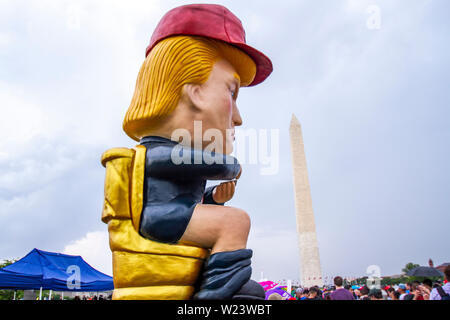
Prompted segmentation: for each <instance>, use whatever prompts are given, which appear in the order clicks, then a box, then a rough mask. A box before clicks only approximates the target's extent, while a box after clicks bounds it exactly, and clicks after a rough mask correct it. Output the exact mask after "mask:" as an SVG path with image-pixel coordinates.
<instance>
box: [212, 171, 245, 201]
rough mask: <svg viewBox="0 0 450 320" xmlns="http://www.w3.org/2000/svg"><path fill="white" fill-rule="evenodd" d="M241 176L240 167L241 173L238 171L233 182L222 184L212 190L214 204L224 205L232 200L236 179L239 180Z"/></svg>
mask: <svg viewBox="0 0 450 320" xmlns="http://www.w3.org/2000/svg"><path fill="white" fill-rule="evenodd" d="M241 174H242V167H241V171H239V174H238V175H237V176H236V179H235V180H232V181H228V182H223V183H221V184H220V185H218V186H217V187H215V188H214V190H213V193H212V197H213V199H214V201H215V202H217V203H225V202H227V201H229V200H231V198H233V195H234V191H235V190H236V182H237V179H239V178H240V176H241Z"/></svg>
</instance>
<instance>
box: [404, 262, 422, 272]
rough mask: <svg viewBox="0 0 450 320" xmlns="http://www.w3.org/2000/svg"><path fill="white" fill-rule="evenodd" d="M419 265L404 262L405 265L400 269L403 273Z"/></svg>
mask: <svg viewBox="0 0 450 320" xmlns="http://www.w3.org/2000/svg"><path fill="white" fill-rule="evenodd" d="M417 267H420V265H418V264H415V263H412V262H408V263H407V264H406V266H405V267H404V268H403V269H402V272H403V273H408V271H409V270H412V269H414V268H417Z"/></svg>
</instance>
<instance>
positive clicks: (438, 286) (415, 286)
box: [293, 266, 450, 300]
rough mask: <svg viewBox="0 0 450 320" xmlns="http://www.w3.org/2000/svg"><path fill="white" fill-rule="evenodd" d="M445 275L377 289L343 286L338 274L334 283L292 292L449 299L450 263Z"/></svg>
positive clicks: (310, 296)
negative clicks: (442, 279)
mask: <svg viewBox="0 0 450 320" xmlns="http://www.w3.org/2000/svg"><path fill="white" fill-rule="evenodd" d="M444 275H445V280H444V283H441V281H434V282H433V281H432V280H431V279H424V280H423V281H422V282H419V281H412V282H410V283H405V284H399V285H393V286H389V285H387V286H379V287H378V288H377V287H375V286H372V287H371V288H369V287H368V286H367V285H362V286H350V285H344V280H343V279H342V277H339V276H338V277H335V278H334V279H333V282H334V286H331V287H324V288H319V287H317V286H316V287H311V288H297V289H296V290H295V293H294V294H293V295H294V296H295V299H296V300H450V266H448V267H446V269H445V270H444Z"/></svg>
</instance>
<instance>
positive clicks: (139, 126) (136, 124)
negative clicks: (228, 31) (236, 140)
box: [123, 36, 256, 140]
mask: <svg viewBox="0 0 450 320" xmlns="http://www.w3.org/2000/svg"><path fill="white" fill-rule="evenodd" d="M220 59H225V60H227V61H228V62H229V63H230V64H231V65H232V66H233V67H234V68H235V69H236V71H237V73H238V75H239V77H240V80H241V87H245V86H248V85H249V84H251V82H252V81H253V79H254V77H255V74H256V65H255V63H254V61H253V60H252V59H251V58H250V57H249V56H248V55H247V54H245V53H244V52H243V51H241V50H239V49H238V48H236V47H233V46H232V45H229V44H227V43H225V42H222V41H219V40H214V39H209V38H203V37H196V36H174V37H170V38H167V39H164V40H162V41H161V42H159V43H158V44H157V45H156V46H155V47H154V48H153V49H152V50H151V51H150V54H149V55H148V56H147V58H146V59H145V61H144V63H143V64H142V67H141V70H140V71H139V75H138V78H137V81H136V89H135V92H134V95H133V99H132V100H131V104H130V107H129V108H128V111H127V113H126V115H125V119H124V121H123V129H124V131H125V132H126V133H127V134H128V135H129V136H130V137H131V138H132V139H134V140H139V135H140V133H141V132H143V131H144V130H145V129H146V128H147V129H148V128H149V127H150V126H152V123H154V122H153V121H155V120H158V119H160V118H161V117H163V116H166V115H168V114H170V113H171V112H172V111H173V110H174V109H175V108H176V106H177V105H178V102H179V99H180V96H181V90H182V88H183V86H184V85H185V84H187V83H196V84H203V83H205V82H206V81H207V80H208V77H209V75H210V73H211V71H212V68H213V66H214V64H215V63H216V62H217V61H218V60H220Z"/></svg>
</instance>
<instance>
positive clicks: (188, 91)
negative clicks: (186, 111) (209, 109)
mask: <svg viewBox="0 0 450 320" xmlns="http://www.w3.org/2000/svg"><path fill="white" fill-rule="evenodd" d="M183 99H184V100H185V102H186V103H187V104H188V105H189V106H191V107H192V108H194V109H197V110H202V109H203V108H204V106H205V103H204V100H205V99H204V95H203V88H202V85H200V84H194V83H187V84H185V85H184V86H183Z"/></svg>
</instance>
